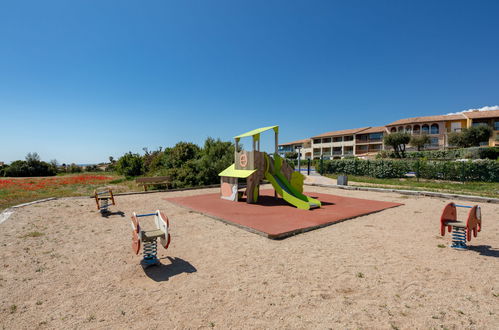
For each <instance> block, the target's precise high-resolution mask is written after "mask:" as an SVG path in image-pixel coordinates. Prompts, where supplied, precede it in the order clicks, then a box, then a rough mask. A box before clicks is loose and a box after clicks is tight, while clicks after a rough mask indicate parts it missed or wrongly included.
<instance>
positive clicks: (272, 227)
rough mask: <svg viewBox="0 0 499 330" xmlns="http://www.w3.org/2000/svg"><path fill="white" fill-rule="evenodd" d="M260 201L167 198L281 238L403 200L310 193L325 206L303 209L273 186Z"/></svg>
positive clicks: (378, 209) (386, 207) (194, 197)
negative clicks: (275, 193)
mask: <svg viewBox="0 0 499 330" xmlns="http://www.w3.org/2000/svg"><path fill="white" fill-rule="evenodd" d="M260 194H261V195H260V198H259V200H258V204H246V202H245V201H244V200H243V201H239V202H231V201H227V200H223V199H221V198H220V194H218V193H215V194H205V195H196V196H189V197H172V198H165V199H166V200H167V201H169V202H172V203H174V204H177V205H180V206H182V207H186V208H188V209H191V210H193V211H196V212H199V213H202V214H204V215H206V216H209V217H211V218H215V219H218V220H222V221H224V222H226V223H229V224H233V225H236V226H238V227H241V228H244V229H246V230H248V231H251V232H254V233H257V234H260V235H263V236H265V237H268V238H271V239H280V238H285V237H288V236H292V235H296V234H298V233H302V232H306V231H309V230H313V229H317V228H321V227H324V226H328V225H330V224H333V223H336V222H340V221H343V220H347V219H351V218H355V217H358V216H361V215H366V214H370V213H374V212H378V211H382V210H385V209H388V208H391V207H396V206H399V205H402V204H399V203H391V202H380V201H373V200H368V199H360V198H351V197H343V196H335V195H328V194H319V193H307V194H308V195H310V196H311V197H314V198H317V199H319V200H320V201H321V203H322V207H321V208H320V209H314V210H310V211H305V210H300V209H297V208H295V207H294V206H291V205H290V204H288V203H286V202H285V201H284V200H283V199H281V198H275V197H274V191H273V190H262V191H260Z"/></svg>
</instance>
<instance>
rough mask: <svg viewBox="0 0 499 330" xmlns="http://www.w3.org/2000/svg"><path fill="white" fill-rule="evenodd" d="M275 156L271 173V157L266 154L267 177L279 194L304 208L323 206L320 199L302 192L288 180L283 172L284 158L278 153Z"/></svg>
mask: <svg viewBox="0 0 499 330" xmlns="http://www.w3.org/2000/svg"><path fill="white" fill-rule="evenodd" d="M274 157H275V161H274V164H275V165H274V173H270V171H269V165H268V164H269V161H270V160H271V158H270V157H268V156H267V155H265V158H266V161H267V168H266V170H265V179H267V180H268V181H269V182H270V183H271V184H272V186H273V187H274V189H275V191H276V192H277V194H279V196H281V197H282V198H283V199H284V200H285V201H286V202H288V203H289V204H291V205H293V206H295V207H297V208H299V209H302V210H310V209H313V208H319V207H321V202H320V201H318V200H317V199H314V198H312V197H308V196H305V195H304V194H302V193H300V192H299V191H298V190H296V189H295V188H294V187H293V186H292V185H291V184H290V183H289V182H288V180H286V178H285V177H284V176H283V175H282V174H281V166H282V161H283V159H282V158H281V157H280V156H278V155H274Z"/></svg>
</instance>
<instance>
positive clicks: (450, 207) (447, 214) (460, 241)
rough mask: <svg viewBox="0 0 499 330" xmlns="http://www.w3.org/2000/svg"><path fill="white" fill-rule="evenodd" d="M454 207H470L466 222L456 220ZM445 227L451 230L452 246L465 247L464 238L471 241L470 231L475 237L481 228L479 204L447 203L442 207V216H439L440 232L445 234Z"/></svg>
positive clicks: (456, 247)
mask: <svg viewBox="0 0 499 330" xmlns="http://www.w3.org/2000/svg"><path fill="white" fill-rule="evenodd" d="M456 207H463V208H468V209H470V212H469V213H468V218H467V219H466V222H464V221H458V220H457V210H456ZM445 227H447V230H448V231H449V233H450V232H452V245H451V247H452V248H455V249H466V248H467V246H466V240H467V241H468V242H469V241H471V233H472V232H473V236H474V237H476V236H477V235H478V232H479V231H481V230H482V213H481V209H480V206H478V205H475V206H466V205H456V204H454V203H449V204H447V205H446V206H445V207H444V210H443V212H442V216H441V217H440V234H441V235H442V236H444V235H445Z"/></svg>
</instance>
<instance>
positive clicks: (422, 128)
mask: <svg viewBox="0 0 499 330" xmlns="http://www.w3.org/2000/svg"><path fill="white" fill-rule="evenodd" d="M421 131H422V132H423V134H428V133H430V126H428V125H426V124H424V125H423V126H421Z"/></svg>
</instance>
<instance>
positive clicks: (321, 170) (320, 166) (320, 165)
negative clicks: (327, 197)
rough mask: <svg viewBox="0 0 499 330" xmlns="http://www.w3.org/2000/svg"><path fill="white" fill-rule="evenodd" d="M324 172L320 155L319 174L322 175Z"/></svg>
mask: <svg viewBox="0 0 499 330" xmlns="http://www.w3.org/2000/svg"><path fill="white" fill-rule="evenodd" d="M323 172H324V160H323V156H322V155H321V159H320V161H319V174H320V175H322V174H323Z"/></svg>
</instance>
